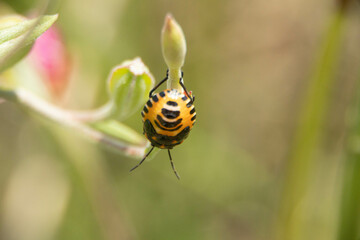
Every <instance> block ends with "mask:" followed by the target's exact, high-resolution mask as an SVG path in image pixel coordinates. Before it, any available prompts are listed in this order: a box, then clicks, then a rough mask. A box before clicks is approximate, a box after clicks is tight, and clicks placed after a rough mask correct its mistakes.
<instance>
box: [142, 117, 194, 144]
mask: <svg viewBox="0 0 360 240" xmlns="http://www.w3.org/2000/svg"><path fill="white" fill-rule="evenodd" d="M144 131H145V132H146V134H147V136H148V139H149V141H150V142H151V145H153V146H155V147H161V146H162V145H164V146H165V147H166V148H168V149H172V148H173V147H174V146H175V145H178V144H180V143H181V142H182V141H183V140H185V139H186V138H187V136H188V135H189V132H190V127H189V126H187V127H186V128H184V129H183V130H181V132H180V133H178V134H177V135H176V136H167V135H162V134H158V133H157V132H156V131H155V129H154V127H153V125H152V124H151V122H150V120H149V119H147V120H146V121H145V122H144ZM152 137H155V138H156V140H154V139H152ZM174 141H175V142H174ZM173 142H174V143H173Z"/></svg>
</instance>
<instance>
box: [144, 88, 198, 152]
mask: <svg viewBox="0 0 360 240" xmlns="http://www.w3.org/2000/svg"><path fill="white" fill-rule="evenodd" d="M141 115H142V117H143V118H142V120H143V123H144V134H145V136H146V138H147V139H149V141H150V142H151V144H152V145H153V146H155V147H158V148H168V149H171V148H173V147H174V146H176V145H178V144H180V143H182V142H183V141H184V140H185V138H187V136H188V134H189V132H190V130H191V129H192V127H193V126H194V124H195V121H196V112H195V107H194V105H193V104H192V102H191V100H190V99H189V98H188V97H187V96H186V95H184V94H182V93H180V92H179V91H177V90H176V89H171V90H170V89H167V90H165V91H162V92H160V93H157V94H155V95H153V96H152V97H151V98H150V99H149V101H148V102H147V103H146V104H145V106H144V109H143V111H142V112H141Z"/></svg>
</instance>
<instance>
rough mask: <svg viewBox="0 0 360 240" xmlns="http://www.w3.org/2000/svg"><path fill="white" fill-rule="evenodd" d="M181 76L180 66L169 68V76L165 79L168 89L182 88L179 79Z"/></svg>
mask: <svg viewBox="0 0 360 240" xmlns="http://www.w3.org/2000/svg"><path fill="white" fill-rule="evenodd" d="M180 78H181V69H180V68H170V69H169V78H168V80H167V88H168V89H177V90H180V91H181V90H182V87H181V85H180V84H179V80H180Z"/></svg>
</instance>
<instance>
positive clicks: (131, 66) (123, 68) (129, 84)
mask: <svg viewBox="0 0 360 240" xmlns="http://www.w3.org/2000/svg"><path fill="white" fill-rule="evenodd" d="M153 85H154V79H153V76H152V75H151V73H150V72H149V70H148V68H147V67H146V66H145V65H144V63H143V62H142V61H141V59H140V58H136V59H134V60H131V61H125V62H123V63H122V64H121V65H119V66H117V67H115V68H114V69H113V70H112V71H111V73H110V76H109V79H108V91H109V94H110V99H111V101H113V103H114V104H113V106H114V109H113V111H112V116H113V117H116V118H118V119H124V118H125V117H128V116H129V115H131V114H133V113H134V112H136V111H137V110H138V109H139V108H140V107H142V106H143V105H144V103H145V102H146V101H147V99H148V98H149V92H150V90H151V89H152V87H153Z"/></svg>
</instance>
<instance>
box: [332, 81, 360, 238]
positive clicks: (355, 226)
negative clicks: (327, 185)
mask: <svg viewBox="0 0 360 240" xmlns="http://www.w3.org/2000/svg"><path fill="white" fill-rule="evenodd" d="M352 110H353V112H352V115H351V117H352V119H351V126H350V129H349V130H350V131H349V139H348V146H347V153H346V159H345V163H344V164H345V167H344V180H343V188H342V202H341V210H340V224H339V233H338V238H337V239H338V240H343V239H346V240H358V239H359V237H360V236H359V234H360V232H359V228H360V125H359V122H360V83H358V84H357V94H356V101H355V104H354V106H353V109H352Z"/></svg>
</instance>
